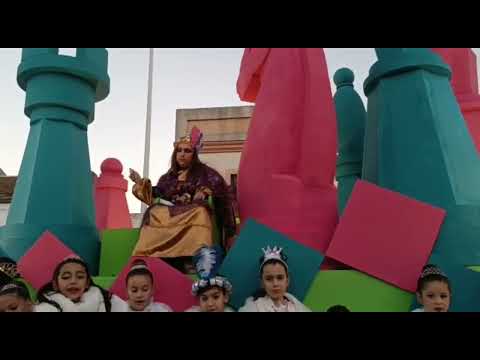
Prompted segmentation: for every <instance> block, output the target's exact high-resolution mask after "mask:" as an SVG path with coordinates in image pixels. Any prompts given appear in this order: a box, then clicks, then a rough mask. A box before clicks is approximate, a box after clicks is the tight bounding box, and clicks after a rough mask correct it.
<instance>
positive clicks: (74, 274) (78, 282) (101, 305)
mask: <svg viewBox="0 0 480 360" xmlns="http://www.w3.org/2000/svg"><path fill="white" fill-rule="evenodd" d="M37 297H38V301H39V303H40V304H49V305H52V306H54V307H55V308H56V309H57V310H58V311H60V312H119V311H122V310H123V308H124V306H125V302H124V301H123V300H122V299H120V298H119V297H117V296H115V295H112V294H111V293H110V292H109V291H107V290H104V289H102V288H101V287H100V286H98V285H96V284H95V283H94V282H93V279H92V277H91V276H90V272H89V270H88V266H87V264H86V263H85V261H83V260H82V259H81V258H79V257H78V256H68V257H67V258H65V259H64V260H63V261H62V262H60V263H59V264H58V265H57V267H56V268H55V270H54V273H53V278H52V280H51V281H50V282H49V283H47V284H45V285H44V286H43V287H42V288H41V289H40V290H39V291H38V296H37Z"/></svg>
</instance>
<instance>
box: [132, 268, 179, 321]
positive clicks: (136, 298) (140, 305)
mask: <svg viewBox="0 0 480 360" xmlns="http://www.w3.org/2000/svg"><path fill="white" fill-rule="evenodd" d="M126 285H127V293H128V300H127V308H126V311H127V312H172V309H171V308H170V307H169V306H168V305H165V304H162V303H156V302H154V301H153V293H154V290H155V289H154V280H153V274H152V272H151V271H150V269H149V268H148V266H147V264H146V263H145V261H143V260H140V259H137V260H135V261H134V262H133V263H132V267H131V268H130V271H129V272H128V274H127V279H126Z"/></svg>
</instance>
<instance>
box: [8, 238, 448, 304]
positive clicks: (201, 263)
mask: <svg viewBox="0 0 480 360" xmlns="http://www.w3.org/2000/svg"><path fill="white" fill-rule="evenodd" d="M221 262H222V255H221V249H219V248H216V247H213V248H207V247H204V248H202V249H200V250H199V252H198V253H197V254H196V255H195V256H194V263H195V266H196V269H197V274H198V277H199V279H198V280H197V281H195V282H194V283H193V285H192V294H193V295H194V296H195V297H196V298H197V299H198V305H196V306H193V307H191V308H190V309H188V310H186V311H187V312H233V311H235V310H234V309H233V307H232V306H231V305H229V301H230V295H231V294H232V291H233V288H232V284H231V283H230V282H229V280H228V279H227V278H225V277H223V276H221V275H219V274H218V269H219V267H220V265H221ZM259 278H260V288H259V289H258V290H257V291H255V293H254V294H252V296H251V297H249V298H247V299H246V301H245V304H244V305H243V306H242V307H241V308H240V309H238V311H239V312H310V311H311V310H310V309H308V308H307V307H306V306H305V305H304V304H302V302H301V301H299V300H298V299H297V298H295V296H293V295H292V294H290V293H289V292H288V287H289V278H290V273H289V267H288V262H287V257H286V255H285V254H284V252H283V251H282V249H281V248H277V247H274V248H273V249H272V248H267V249H264V250H263V256H262V257H261V259H260V262H259ZM155 280H156V279H155V277H154V275H153V273H152V271H151V270H150V269H149V268H148V266H147V264H146V263H145V262H144V261H143V260H140V259H137V260H135V261H134V262H133V263H132V265H131V267H130V269H129V271H128V274H127V276H126V283H125V286H126V289H127V294H128V295H127V299H126V301H124V300H122V299H121V298H120V297H118V296H116V295H114V294H112V293H111V292H109V291H107V290H105V289H103V288H102V287H100V286H98V285H96V284H95V282H94V281H93V279H92V277H91V275H90V273H89V269H88V266H87V264H86V263H85V262H84V261H83V260H82V259H81V258H79V257H77V256H70V257H67V258H65V259H64V260H63V261H62V262H60V263H59V264H58V265H57V267H56V268H55V270H54V272H53V277H52V279H51V281H50V282H48V283H47V284H45V285H44V286H42V287H41V288H40V289H39V290H38V293H37V296H36V298H37V299H36V301H34V300H33V297H32V295H31V291H30V290H29V287H28V285H27V284H26V283H25V281H24V280H23V279H22V278H21V277H20V275H19V273H18V271H17V269H16V264H15V262H14V261H12V260H10V259H8V258H1V259H0V312H172V309H171V308H170V306H169V305H167V304H162V303H157V302H155V301H154V290H155ZM157 281H158V279H157ZM451 293H452V291H451V285H450V282H449V280H448V277H447V276H446V275H445V274H444V273H443V272H442V271H441V270H440V269H439V268H438V267H436V266H434V265H427V266H425V267H424V269H423V271H422V274H421V276H420V278H419V280H418V287H417V293H416V295H417V301H418V303H419V304H421V305H422V307H421V308H419V309H416V310H414V312H447V311H448V310H449V307H450V301H451ZM349 311H350V310H349V309H348V308H346V307H345V306H343V305H335V306H332V307H330V308H329V309H328V310H327V312H349Z"/></svg>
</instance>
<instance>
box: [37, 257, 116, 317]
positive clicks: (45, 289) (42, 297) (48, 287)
mask: <svg viewBox="0 0 480 360" xmlns="http://www.w3.org/2000/svg"><path fill="white" fill-rule="evenodd" d="M66 264H79V265H82V266H83V268H84V269H85V272H86V273H87V279H88V286H87V289H86V290H85V291H88V290H89V289H90V288H91V287H92V286H94V287H96V288H98V289H99V290H100V292H101V293H102V296H103V301H104V304H105V311H106V312H111V311H112V301H111V300H112V294H111V293H110V292H109V291H107V290H105V289H103V288H102V287H100V286H98V285H96V284H95V282H94V281H93V279H92V276H91V275H90V271H89V270H88V265H87V264H86V263H85V261H83V260H82V259H80V258H67V259H65V260H63V261H62V262H61V263H59V264H58V265H57V267H56V268H55V270H54V271H53V278H52V280H51V281H50V282H48V283H47V284H45V285H44V286H42V287H41V288H40V290H38V293H37V300H38V302H39V303H42V302H44V303H47V304H50V305H52V306H54V307H56V308H57V309H58V310H59V311H60V312H63V309H62V307H61V306H60V305H59V304H58V303H57V302H56V301H53V300H50V299H48V298H47V296H46V295H48V294H49V293H52V292H57V290H55V287H54V283H55V282H57V279H58V277H59V276H60V270H61V269H62V267H63V266H64V265H66Z"/></svg>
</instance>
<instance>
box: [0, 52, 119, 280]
mask: <svg viewBox="0 0 480 360" xmlns="http://www.w3.org/2000/svg"><path fill="white" fill-rule="evenodd" d="M58 52H59V51H58V48H25V49H23V51H22V59H21V63H20V65H19V67H18V72H17V82H18V84H19V86H20V87H21V88H22V89H23V90H24V91H25V93H26V101H25V114H26V115H27V116H28V117H29V118H30V132H29V135H28V140H27V145H26V148H25V152H24V155H23V159H22V164H21V167H20V171H19V175H18V181H17V184H16V188H15V193H14V195H13V199H12V204H11V207H10V210H9V214H8V218H7V221H6V225H5V226H4V227H3V229H2V231H1V233H0V235H1V237H0V248H1V250H2V251H1V252H3V253H5V254H7V255H8V256H10V257H12V258H14V259H15V260H18V259H19V258H20V257H21V256H22V255H23V254H24V253H25V252H26V251H28V249H29V248H30V247H31V246H32V245H33V243H34V242H35V241H36V240H37V238H38V237H39V236H40V235H41V234H42V233H43V232H44V231H45V230H49V231H51V232H52V233H53V234H55V235H56V236H57V237H58V238H59V239H60V240H61V241H63V242H64V243H65V245H67V246H68V247H70V248H71V249H72V250H73V251H75V252H76V253H77V254H78V255H80V256H81V257H82V258H83V259H84V260H85V261H86V262H87V263H88V265H89V267H90V269H91V271H92V273H93V274H95V273H97V271H98V258H99V249H100V243H99V235H98V231H97V228H96V225H95V208H94V198H93V187H92V182H93V181H92V174H91V167H90V158H89V150H88V139H87V128H88V125H89V124H90V123H92V121H93V120H94V115H95V111H94V110H95V103H96V102H99V101H101V100H103V99H105V98H106V97H107V96H108V94H109V90H110V78H109V76H108V72H107V68H108V53H107V50H106V49H105V48H78V49H77V53H76V56H75V57H71V56H64V55H59V53H58Z"/></svg>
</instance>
